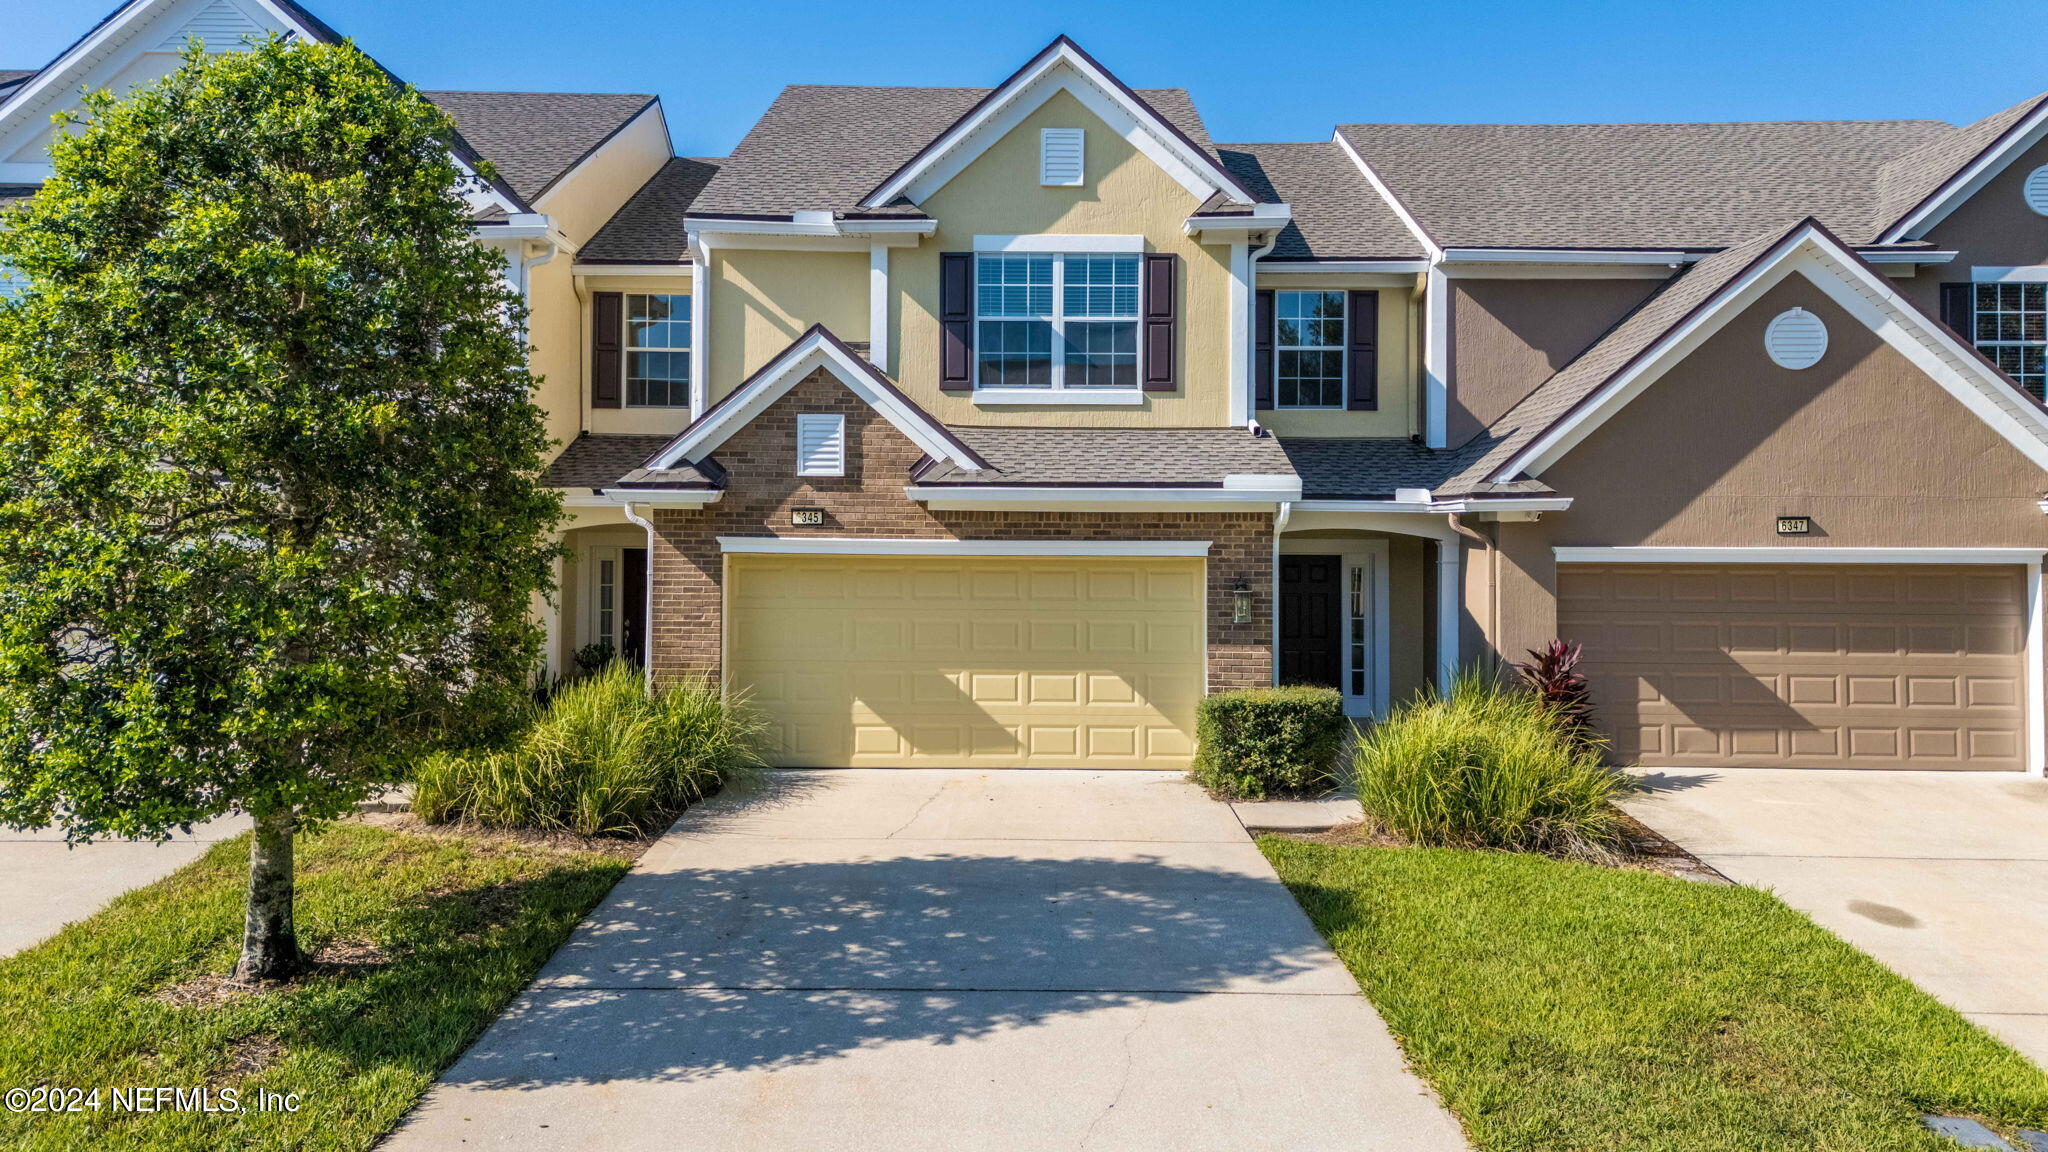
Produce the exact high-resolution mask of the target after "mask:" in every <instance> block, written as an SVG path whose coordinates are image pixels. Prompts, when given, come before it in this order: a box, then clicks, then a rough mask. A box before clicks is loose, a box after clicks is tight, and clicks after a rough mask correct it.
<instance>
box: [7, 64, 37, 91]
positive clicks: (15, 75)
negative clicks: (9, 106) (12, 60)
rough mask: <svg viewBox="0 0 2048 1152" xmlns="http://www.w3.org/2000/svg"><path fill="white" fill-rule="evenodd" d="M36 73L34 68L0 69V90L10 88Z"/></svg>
mask: <svg viewBox="0 0 2048 1152" xmlns="http://www.w3.org/2000/svg"><path fill="white" fill-rule="evenodd" d="M36 72H37V69H34V68H0V88H12V87H13V86H15V85H16V84H19V83H21V82H22V81H23V80H26V79H28V78H29V77H31V76H33V75H35V74H36Z"/></svg>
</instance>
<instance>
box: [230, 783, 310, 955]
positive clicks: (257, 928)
mask: <svg viewBox="0 0 2048 1152" xmlns="http://www.w3.org/2000/svg"><path fill="white" fill-rule="evenodd" d="M251 815H253V816H254V817H255V818H256V831H255V834H254V835H253V836H251V837H250V842H249V900H248V906H247V909H246V911H245V912H244V914H243V919H242V959H241V962H240V963H238V964H236V965H235V979H236V980H239V981H242V982H244V983H253V982H255V981H258V980H289V979H291V978H292V977H293V976H296V975H298V973H299V970H300V968H302V967H304V958H303V957H301V956H300V955H299V936H298V931H297V929H296V928H294V927H293V925H292V826H293V824H294V823H295V822H296V821H295V818H294V813H293V812H292V809H291V806H290V805H284V806H282V807H277V808H266V809H262V810H260V811H252V812H251Z"/></svg>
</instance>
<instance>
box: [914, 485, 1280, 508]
mask: <svg viewBox="0 0 2048 1152" xmlns="http://www.w3.org/2000/svg"><path fill="white" fill-rule="evenodd" d="M903 494H904V495H905V496H908V497H910V498H911V499H912V500H916V501H919V502H921V503H928V504H931V505H932V506H933V507H949V508H966V507H981V506H985V505H991V504H1010V505H1030V506H1045V507H1052V506H1060V507H1071V506H1076V505H1081V506H1089V507H1099V506H1116V505H1127V504H1156V505H1174V506H1182V505H1200V504H1211V505H1214V504H1245V505H1259V506H1267V505H1274V504H1279V503H1281V502H1283V501H1292V500H1299V499H1300V498H1301V485H1300V484H1298V483H1297V484H1295V485H1293V486H1292V487H1273V488H1083V487H1073V488H1059V487H1050V486H1048V487H1035V486H1030V485H1011V484H911V485H908V486H906V487H905V488H904V489H903Z"/></svg>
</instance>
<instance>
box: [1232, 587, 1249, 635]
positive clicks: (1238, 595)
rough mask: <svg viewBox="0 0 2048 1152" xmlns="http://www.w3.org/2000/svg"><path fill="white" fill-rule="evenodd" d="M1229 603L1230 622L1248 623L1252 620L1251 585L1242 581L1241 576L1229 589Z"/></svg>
mask: <svg viewBox="0 0 2048 1152" xmlns="http://www.w3.org/2000/svg"><path fill="white" fill-rule="evenodd" d="M1230 605H1231V610H1230V622H1231V623H1233V624H1249V623H1251V622H1252V589H1251V585H1249V584H1246V583H1245V582H1244V578H1243V577H1239V578H1238V581H1237V586H1236V587H1234V588H1232V589H1231V590H1230Z"/></svg>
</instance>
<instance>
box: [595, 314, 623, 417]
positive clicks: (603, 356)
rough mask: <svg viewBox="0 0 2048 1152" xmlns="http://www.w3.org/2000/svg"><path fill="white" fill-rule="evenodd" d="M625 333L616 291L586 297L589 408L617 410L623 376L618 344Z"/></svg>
mask: <svg viewBox="0 0 2048 1152" xmlns="http://www.w3.org/2000/svg"><path fill="white" fill-rule="evenodd" d="M625 332H626V298H625V296H624V295H623V294H621V293H618V292H593V293H591V294H590V406H591V407H592V408H617V407H618V406H619V393H620V388H619V382H620V380H621V378H622V375H623V373H622V372H621V370H620V369H621V364H620V349H619V343H620V341H621V340H622V339H623V338H624V336H625Z"/></svg>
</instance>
